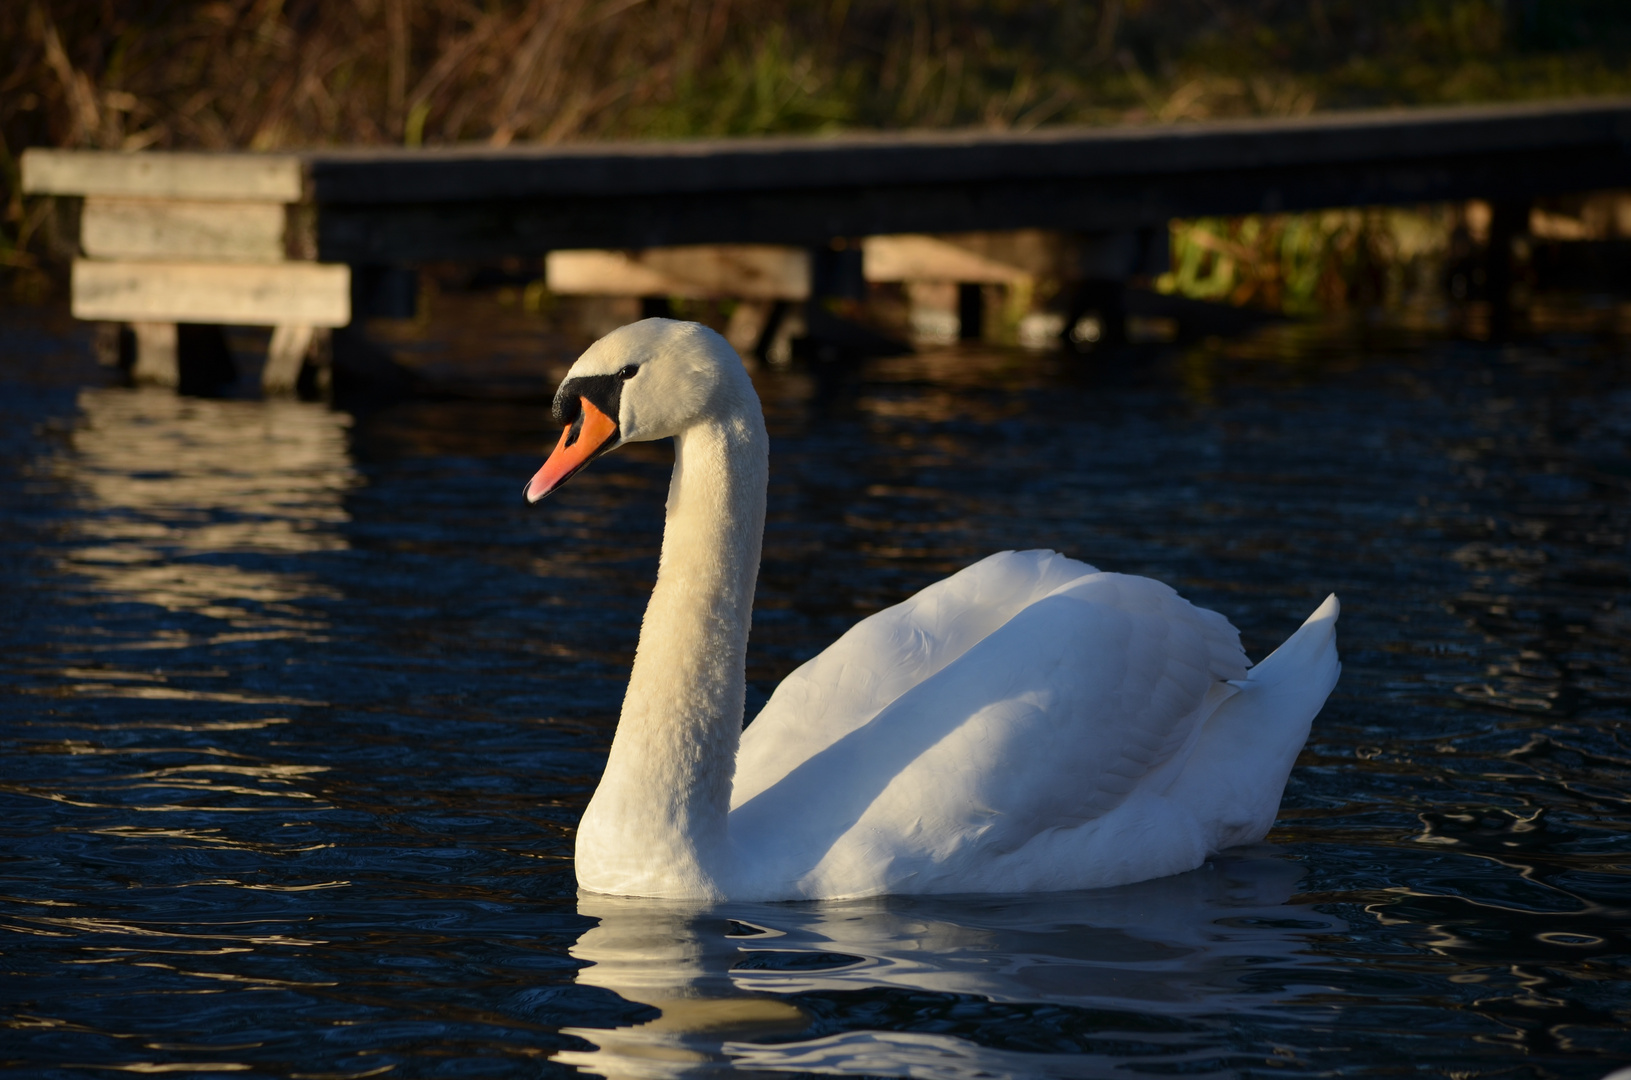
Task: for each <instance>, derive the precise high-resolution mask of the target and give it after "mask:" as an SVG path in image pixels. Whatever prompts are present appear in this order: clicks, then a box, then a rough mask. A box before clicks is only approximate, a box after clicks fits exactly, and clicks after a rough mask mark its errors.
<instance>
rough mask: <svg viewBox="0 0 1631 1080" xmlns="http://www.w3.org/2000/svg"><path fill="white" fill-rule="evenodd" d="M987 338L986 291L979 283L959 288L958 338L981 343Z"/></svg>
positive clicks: (963, 285)
mask: <svg viewBox="0 0 1631 1080" xmlns="http://www.w3.org/2000/svg"><path fill="white" fill-rule="evenodd" d="M984 337H985V289H984V288H983V287H982V286H981V285H980V284H979V283H978V282H969V281H965V282H962V283H960V284H959V285H958V286H957V338H958V340H960V341H980V340H982V339H984Z"/></svg>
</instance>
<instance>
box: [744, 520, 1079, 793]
mask: <svg viewBox="0 0 1631 1080" xmlns="http://www.w3.org/2000/svg"><path fill="white" fill-rule="evenodd" d="M1096 572H1097V571H1095V570H1094V569H1093V567H1091V566H1088V565H1087V564H1086V563H1081V562H1077V561H1076V560H1075V559H1069V558H1066V557H1065V556H1063V555H1060V554H1058V553H1056V552H1052V551H1005V552H1000V553H998V554H996V555H992V556H989V557H987V558H985V559H982V560H980V561H979V562H977V563H975V564H974V565H972V566H969V567H967V568H965V569H964V570H961V571H959V572H958V573H956V574H953V575H952V576H951V577H948V578H945V579H944V580H941V581H938V582H936V583H934V584H933V585H930V586H929V587H928V588H926V589H924V590H923V591H921V592H919V593H917V594H916V595H914V596H912V597H911V598H909V599H907V600H905V601H903V602H902V603H900V604H896V605H895V606H894V607H890V608H886V609H884V610H883V611H880V612H877V613H876V614H874V615H871V616H868V617H867V618H865V619H862V620H861V621H860V622H859V623H857V624H856V625H855V626H853V627H851V628H850V630H849V631H847V632H846V633H845V634H844V635H843V636H842V637H840V638H839V639H838V640H837V641H835V642H833V644H832V645H830V646H828V648H827V649H825V650H824V651H823V652H821V653H820V654H818V655H817V656H815V657H814V658H813V659H811V660H809V661H807V662H806V663H805V664H803V665H801V666H800V667H799V668H798V669H797V670H795V671H794V672H793V673H792V674H791V675H789V676H788V677H787V678H786V679H785V680H783V682H782V684H781V685H780V686H778V687H777V688H776V692H775V693H774V694H772V695H771V698H770V701H769V702H768V703H766V705H765V707H764V709H763V710H762V711H761V712H760V713H759V715H758V716H757V717H756V718H755V719H754V721H753V723H751V724H750V725H748V727H747V729H746V730H745V731H744V732H743V734H742V746H741V750H740V752H739V753H738V755H737V761H736V780H735V786H734V789H733V792H732V796H731V805H732V806H733V807H735V806H739V805H741V804H742V803H744V802H746V801H747V800H748V799H750V798H752V797H753V796H754V795H757V794H758V793H759V792H761V791H763V790H764V789H765V788H767V787H769V786H770V785H771V784H773V783H775V782H776V781H777V780H779V779H781V778H782V777H783V776H785V775H787V773H788V772H789V771H791V770H792V769H793V768H795V767H796V766H797V765H798V764H799V763H800V762H803V761H806V760H808V759H809V758H810V757H812V756H814V755H815V754H817V753H819V752H820V751H821V750H823V749H825V748H826V747H828V746H831V745H832V744H833V743H834V742H836V741H837V740H838V739H840V738H843V737H844V736H845V735H847V734H849V733H850V732H852V731H854V730H855V729H856V728H858V727H860V726H861V725H862V724H865V723H866V722H867V721H869V720H871V719H872V718H873V717H874V716H876V715H877V714H878V712H879V711H880V710H881V709H883V708H884V707H885V706H886V705H888V704H889V703H890V702H892V701H894V700H895V699H896V698H898V697H900V695H901V694H903V693H905V692H906V691H908V690H910V689H911V688H912V687H914V686H916V685H918V684H919V683H921V682H923V681H924V680H925V679H927V678H929V677H930V676H932V675H933V674H934V673H935V672H937V671H939V670H941V669H942V668H944V667H945V666H946V665H947V664H949V663H951V662H952V661H954V660H956V659H957V658H958V657H960V656H962V655H963V654H964V653H965V652H967V650H968V649H969V648H970V647H971V646H972V645H974V644H975V643H976V642H978V641H979V640H981V639H982V638H984V637H985V636H986V635H988V634H990V633H991V632H992V631H993V630H995V629H996V628H997V627H999V626H1001V625H1002V624H1003V623H1005V622H1007V621H1008V620H1009V619H1011V618H1012V617H1013V616H1014V615H1015V614H1016V613H1017V612H1019V611H1021V610H1023V609H1024V608H1025V607H1027V606H1029V605H1030V604H1032V603H1034V602H1036V601H1037V600H1039V599H1041V598H1042V597H1044V596H1047V595H1049V594H1050V593H1052V592H1054V591H1055V590H1057V589H1058V588H1059V587H1060V586H1062V585H1066V584H1068V583H1069V582H1071V581H1076V580H1079V579H1080V578H1082V577H1084V576H1086V575H1090V574H1094V573H1096Z"/></svg>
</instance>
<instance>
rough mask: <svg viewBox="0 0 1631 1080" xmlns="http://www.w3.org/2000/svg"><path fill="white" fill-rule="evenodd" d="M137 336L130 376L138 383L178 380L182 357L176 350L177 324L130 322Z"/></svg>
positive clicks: (174, 382)
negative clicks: (134, 361)
mask: <svg viewBox="0 0 1631 1080" xmlns="http://www.w3.org/2000/svg"><path fill="white" fill-rule="evenodd" d="M130 330H131V333H132V334H134V335H135V337H136V363H135V364H134V365H133V366H132V367H131V369H130V378H131V380H132V381H133V382H135V383H137V384H138V385H141V386H167V387H170V388H172V389H174V388H175V387H177V386H179V385H180V384H181V361H180V358H179V356H178V355H177V350H176V324H175V323H173V322H133V323H131V324H130Z"/></svg>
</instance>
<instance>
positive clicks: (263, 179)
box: [23, 147, 304, 203]
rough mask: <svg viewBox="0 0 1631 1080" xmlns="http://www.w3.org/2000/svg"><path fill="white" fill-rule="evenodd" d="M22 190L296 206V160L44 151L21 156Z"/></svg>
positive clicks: (283, 156) (272, 156)
mask: <svg viewBox="0 0 1631 1080" xmlns="http://www.w3.org/2000/svg"><path fill="white" fill-rule="evenodd" d="M23 190H24V191H26V192H28V193H29V194H31V195H114V196H125V197H129V198H146V199H224V200H229V201H238V200H263V201H267V202H282V203H292V202H299V201H300V200H301V198H302V196H303V194H304V185H303V179H302V165H301V160H300V158H299V157H296V156H293V155H289V154H226V153H223V154H193V153H168V152H167V153H143V152H136V153H123V152H120V151H115V150H47V149H41V148H38V147H36V148H34V149H30V150H27V151H25V152H24V153H23Z"/></svg>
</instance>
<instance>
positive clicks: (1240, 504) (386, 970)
mask: <svg viewBox="0 0 1631 1080" xmlns="http://www.w3.org/2000/svg"><path fill="white" fill-rule="evenodd" d="M466 314H467V315H468V311H467V312H466ZM501 315H502V313H500V312H499V310H498V309H497V308H496V307H494V308H493V309H492V312H490V313H489V315H487V316H482V317H481V319H482V320H485V321H479V320H478V321H476V322H474V323H472V322H469V321H466V322H462V323H460V324H459V325H457V326H444V327H443V328H442V329H441V330H437V329H436V328H435V327H434V326H432V327H431V329H430V330H428V331H426V333H428V334H429V335H430V337H431V339H433V340H431V341H430V343H429V345H426V346H425V348H426V349H428V350H429V353H434V352H435V349H434V348H431V347H430V346H432V345H436V343H437V342H438V341H440V342H441V343H442V346H445V347H443V349H442V354H438V355H441V360H440V361H438V362H444V363H450V362H452V361H457V360H458V359H459V358H460V355H462V356H463V357H464V359H467V360H469V361H470V362H471V363H473V364H479V363H497V360H504V362H505V363H506V364H508V365H509V366H508V367H507V368H506V370H507V371H509V372H510V374H511V375H514V374H515V372H516V371H521V372H522V374H523V375H524V376H526V378H523V379H522V380H521V381H520V382H519V383H515V382H514V381H513V380H512V382H510V383H505V384H504V385H505V386H520V387H521V388H522V389H525V386H526V385H528V384H527V382H526V379H527V378H530V379H531V380H532V384H533V388H534V390H535V391H536V390H541V389H542V388H543V387H544V386H545V384H546V383H547V379H548V374H549V372H550V371H551V370H555V371H558V370H559V368H560V361H561V360H562V359H563V356H562V355H561V354H560V352H559V343H560V337H559V335H551V334H549V333H546V332H545V331H544V330H543V329H542V328H541V327H538V328H535V329H533V330H529V328H528V325H529V324H526V323H525V321H524V320H521V321H519V322H518V321H517V320H516V318H515V317H512V316H503V317H501ZM506 319H507V320H508V321H506ZM1628 326H1631V319H1628V318H1627V315H1626V312H1625V310H1624V309H1621V310H1620V311H1619V312H1618V313H1616V311H1615V310H1614V309H1613V308H1612V307H1609V308H1600V309H1596V310H1592V309H1581V308H1577V309H1573V310H1571V311H1564V312H1561V313H1558V314H1556V315H1555V317H1553V318H1551V320H1550V322H1549V323H1545V324H1543V325H1542V329H1541V330H1539V331H1536V332H1534V333H1532V334H1530V335H1528V336H1527V337H1525V338H1524V339H1523V340H1522V341H1521V342H1520V343H1518V344H1512V345H1505V346H1496V345H1489V344H1481V343H1478V342H1470V341H1457V340H1455V339H1454V338H1453V337H1451V336H1450V335H1447V334H1445V333H1441V332H1439V331H1436V330H1433V329H1431V328H1428V329H1420V328H1418V329H1407V328H1404V327H1403V326H1402V324H1399V323H1375V324H1370V323H1363V322H1350V323H1346V324H1341V325H1331V326H1324V327H1313V328H1306V327H1290V328H1278V329H1271V330H1269V331H1267V332H1265V333H1264V334H1263V335H1261V336H1258V337H1255V338H1252V339H1249V340H1245V341H1240V342H1233V343H1226V344H1217V343H1213V344H1209V345H1202V346H1197V347H1194V348H1183V349H1170V350H1167V351H1165V352H1159V351H1158V352H1154V353H1149V354H1141V355H1140V356H1138V357H1122V358H1119V359H1118V358H1110V359H1100V360H1098V361H1088V362H1084V361H1081V360H1074V359H1073V360H1066V359H1063V358H1049V357H1038V356H1035V355H1031V354H1025V353H1018V352H1015V353H1003V352H992V351H986V352H956V351H948V352H941V353H934V354H929V355H923V356H919V357H915V358H906V359H900V360H889V361H878V362H875V363H873V364H871V365H870V366H868V367H866V368H864V369H863V370H861V371H860V372H858V373H855V374H853V375H851V376H849V377H847V378H842V379H834V378H828V377H823V378H821V379H817V378H814V377H812V376H811V375H810V374H809V373H807V372H799V371H771V372H764V373H761V374H759V375H757V376H756V378H757V380H758V383H759V387H760V392H761V394H762V395H763V397H764V398H765V401H766V405H767V409H768V413H769V418H770V426H771V432H772V438H773V455H774V456H773V462H772V469H773V480H772V489H771V511H770V524H769V529H768V535H767V542H766V548H765V566H764V573H763V576H762V579H761V584H760V593H759V600H758V605H757V610H756V614H755V623H754V640H753V644H752V657H751V660H750V671H749V677H750V681H751V684H752V685H751V694H750V696H751V698H752V700H753V701H754V702H762V700H763V699H764V697H765V695H766V694H767V693H768V692H769V690H770V688H771V687H773V686H774V685H775V682H776V680H777V679H778V678H780V677H781V676H782V675H783V674H785V673H786V672H787V671H788V670H790V669H791V667H793V666H794V665H795V664H797V663H798V662H800V661H801V660H803V659H805V658H806V657H808V656H810V655H812V654H813V653H814V652H815V651H817V650H818V649H819V648H820V647H822V646H823V645H824V644H825V643H827V642H828V641H830V640H831V639H832V638H834V637H836V636H837V635H838V633H840V632H841V631H842V630H843V629H844V628H846V627H847V626H849V625H850V624H851V623H852V622H854V621H855V620H856V619H857V618H859V617H861V616H862V615H864V614H866V613H868V612H870V611H873V610H876V609H877V608H879V607H880V606H883V605H886V604H889V603H893V602H895V601H897V600H899V599H901V598H902V597H904V596H905V595H907V594H909V593H910V592H911V591H913V590H915V589H917V588H919V587H921V586H922V585H924V584H926V583H928V582H930V581H932V580H934V579H936V578H938V577H940V576H942V575H944V574H946V573H949V572H951V571H953V570H955V569H957V568H959V567H961V566H963V565H965V564H967V563H968V562H970V561H972V560H974V559H976V558H978V557H980V556H982V555H984V554H986V553H988V552H990V551H993V550H997V549H1001V548H1006V547H1052V548H1056V549H1058V550H1061V551H1064V552H1066V553H1068V554H1071V555H1073V556H1077V557H1079V558H1082V559H1086V560H1089V561H1091V562H1093V563H1095V564H1097V565H1099V566H1101V567H1104V568H1107V569H1115V570H1122V571H1130V572H1135V573H1144V574H1150V575H1153V576H1156V577H1159V578H1162V579H1164V580H1166V581H1169V582H1171V583H1172V584H1174V585H1175V586H1176V587H1178V588H1179V589H1180V591H1182V592H1183V593H1185V594H1186V595H1187V596H1189V597H1190V598H1192V599H1194V600H1195V601H1197V602H1199V603H1202V604H1205V605H1208V606H1211V607H1214V608H1216V609H1218V610H1219V611H1222V612H1224V613H1225V614H1227V615H1228V616H1229V617H1230V618H1231V619H1233V620H1234V621H1235V622H1236V624H1237V625H1239V626H1240V627H1241V628H1242V630H1243V633H1244V637H1245V639H1246V643H1247V646H1248V649H1249V650H1250V651H1251V653H1252V654H1253V655H1254V656H1260V655H1262V654H1263V653H1264V652H1265V651H1266V650H1267V649H1268V648H1271V647H1272V646H1273V645H1274V644H1276V643H1278V641H1279V640H1280V639H1281V638H1282V637H1283V636H1284V635H1285V634H1287V633H1288V632H1289V631H1290V630H1292V629H1293V628H1294V627H1295V626H1296V625H1297V624H1298V622H1299V621H1300V620H1301V619H1302V618H1303V617H1304V616H1305V615H1306V614H1307V613H1308V612H1309V611H1310V610H1312V608H1313V607H1314V606H1315V604H1316V603H1317V602H1318V601H1319V599H1320V598H1322V597H1323V596H1324V595H1325V594H1326V593H1327V592H1329V591H1336V592H1338V593H1339V594H1340V595H1341V596H1342V598H1343V602H1344V614H1343V622H1342V629H1341V635H1342V636H1341V645H1342V652H1343V660H1344V664H1345V671H1344V674H1343V680H1342V683H1341V685H1340V686H1339V687H1338V688H1337V691H1336V693H1335V694H1334V695H1333V697H1332V699H1331V701H1330V703H1329V705H1328V706H1327V707H1326V709H1325V711H1324V713H1323V714H1321V716H1320V718H1319V719H1318V720H1317V721H1316V723H1315V725H1314V732H1313V736H1312V738H1311V740H1310V742H1309V745H1308V748H1307V750H1306V751H1305V752H1304V754H1303V756H1302V758H1301V759H1300V761H1299V764H1298V768H1297V769H1296V771H1295V772H1294V773H1293V775H1292V778H1291V783H1290V787H1289V790H1288V791H1287V794H1286V799H1285V804H1284V807H1283V810H1282V814H1281V818H1280V823H1279V825H1278V827H1277V828H1276V830H1275V832H1274V833H1273V834H1272V836H1271V837H1270V841H1271V842H1270V843H1269V844H1266V845H1264V846H1261V847H1259V848H1254V849H1251V850H1248V851H1242V852H1235V853H1231V854H1229V855H1228V856H1226V857H1224V858H1220V859H1217V860H1215V861H1214V862H1213V863H1211V864H1209V865H1208V866H1207V867H1206V868H1204V869H1202V870H1198V871H1196V872H1194V873H1192V874H1187V875H1183V876H1181V877H1177V878H1171V879H1166V880H1163V881H1157V882H1147V883H1144V884H1141V885H1137V886H1132V887H1129V888H1125V889H1114V890H1106V891H1102V892H1098V893H1080V894H1064V895H1052V896H1030V897H1024V896H1021V897H978V898H941V899H901V900H878V901H868V902H858V903H847V904H826V905H725V906H723V907H720V908H716V909H704V910H694V909H686V908H683V907H675V906H673V905H663V904H653V903H641V902H634V901H613V900H606V899H600V900H593V899H586V900H585V901H583V902H582V905H581V906H580V902H579V901H578V899H577V897H576V895H575V887H574V883H573V876H572V862H571V851H572V831H573V827H574V823H575V821H576V819H577V817H578V815H579V813H580V812H581V810H582V807H583V806H584V803H585V801H586V800H587V798H588V796H589V794H590V792H591V791H592V790H593V787H594V784H595V782H596V779H597V776H598V772H599V769H600V767H601V763H602V761H603V758H604V754H605V750H606V747H607V745H608V742H609V740H610V737H611V733H612V724H613V721H614V719H615V716H616V712H617V708H618V704H619V701H620V697H621V693H622V685H623V680H624V677H625V674H626V671H627V667H628V663H629V660H630V657H631V653H632V650H633V646H634V643H635V638H636V634H637V631H638V620H639V616H640V612H641V610H642V605H643V602H644V598H645V595H646V592H647V590H648V588H649V586H650V583H651V579H652V577H653V574H654V570H655V556H656V552H657V545H658V540H659V529H660V525H661V517H660V515H661V503H662V497H663V492H664V489H665V485H666V482H667V467H668V457H667V451H666V449H665V448H664V447H661V446H651V445H648V446H635V447H629V448H626V449H624V450H620V451H618V453H617V454H615V455H612V456H611V457H609V458H606V459H603V460H602V461H600V462H597V463H596V464H595V466H594V467H593V468H592V469H591V470H590V471H589V472H587V473H585V474H584V475H582V476H580V477H579V478H578V479H577V480H575V481H574V482H573V483H572V484H571V485H569V486H568V487H567V488H566V489H565V490H563V491H562V492H561V493H560V494H559V495H558V496H554V497H552V498H551V499H550V500H549V501H548V502H547V503H545V504H542V505H540V506H537V507H530V508H529V507H527V506H526V505H524V504H523V502H522V501H521V499H520V496H519V492H520V487H521V483H522V482H523V481H524V480H525V479H526V478H527V477H528V476H529V475H531V473H532V472H533V470H534V469H535V468H536V467H537V465H538V462H539V460H540V458H541V455H542V453H543V451H544V450H545V448H546V447H547V445H548V444H549V443H550V442H552V441H553V432H552V427H553V425H551V424H549V423H548V421H547V419H546V416H545V409H544V406H543V405H542V404H541V403H540V402H539V401H536V400H533V401H521V400H504V399H503V398H502V397H500V399H499V400H486V401H471V400H464V401H460V400H440V401H432V400H420V401H410V402H405V403H399V404H396V405H391V406H381V407H377V408H369V409H359V410H357V411H355V412H354V413H346V412H340V411H335V410H331V409H329V408H326V407H324V406H321V405H314V404H299V403H293V402H281V403H261V402H258V401H253V400H197V399H180V398H177V397H175V396H173V395H170V394H167V393H164V392H160V391H145V390H143V391H138V390H130V389H125V388H121V387H119V386H117V385H115V380H114V379H113V378H111V377H110V376H109V375H108V374H106V373H104V372H103V371H102V370H101V369H98V368H97V367H96V366H95V365H94V363H93V362H92V361H91V359H90V349H89V345H88V337H87V335H86V334H85V333H84V332H83V331H82V330H78V329H75V328H74V326H73V325H72V324H71V323H69V322H68V321H67V320H66V318H64V317H62V316H60V315H58V314H54V313H38V312H18V311H11V312H6V313H4V315H3V318H0V456H3V458H4V461H3V465H0V504H3V511H0V513H3V517H0V544H3V550H4V560H3V564H0V575H3V589H4V592H3V596H0V671H3V678H4V686H5V693H4V697H3V702H0V710H3V711H0V740H3V742H0V755H3V757H0V894H3V896H0V924H3V932H0V950H3V957H0V959H3V970H0V1066H4V1067H5V1068H7V1069H8V1070H10V1071H11V1072H13V1073H15V1074H17V1075H24V1076H61V1077H85V1076H94V1075H111V1074H112V1073H113V1072H118V1071H122V1072H125V1073H200V1074H205V1075H210V1074H217V1073H219V1074H225V1073H236V1074H243V1075H248V1076H254V1075H268V1076H289V1077H306V1078H312V1080H316V1078H328V1077H335V1078H338V1077H362V1076H373V1075H382V1076H393V1077H397V1076H400V1077H420V1076H442V1075H458V1076H474V1075H479V1076H486V1075H494V1076H512V1075H513V1076H531V1075H537V1074H548V1075H565V1074H568V1073H570V1072H571V1071H572V1070H573V1069H574V1068H576V1067H582V1068H584V1069H587V1070H590V1071H593V1072H599V1073H602V1074H605V1075H609V1076H630V1077H668V1076H676V1075H681V1074H684V1075H698V1076H701V1075H711V1074H723V1073H729V1072H732V1071H743V1070H778V1071H783V1072H788V1071H791V1072H812V1073H846V1074H868V1075H884V1076H913V1077H934V1078H938V1077H948V1078H949V1077H959V1078H961V1077H976V1076H978V1077H989V1076H1068V1077H1077V1076H1081V1077H1104V1076H1125V1077H1136V1076H1142V1075H1185V1076H1268V1075H1274V1076H1285V1077H1293V1076H1331V1075H1349V1076H1361V1075H1363V1076H1384V1075H1412V1076H1416V1075H1426V1076H1455V1077H1484V1076H1500V1077H1512V1078H1525V1077H1567V1078H1575V1077H1579V1078H1592V1080H1595V1078H1597V1077H1600V1076H1602V1075H1603V1074H1605V1073H1607V1072H1609V1071H1610V1070H1611V1069H1612V1068H1613V1067H1616V1066H1620V1065H1625V1064H1631V795H1628V792H1631V729H1628V727H1627V718H1628V716H1631V653H1628V648H1631V550H1628V546H1627V541H1628V533H1631V340H1628V338H1627V336H1626V334H1625V331H1626V329H1627V327H1628ZM483 328H489V329H490V332H485V330H484V332H480V333H478V332H475V330H476V329H483ZM438 335H439V336H438ZM448 342H457V343H458V344H457V347H456V348H454V347H453V346H449V345H447V343H448ZM483 342H487V344H485V345H484V344H482V343H483ZM449 349H452V352H451V353H449V352H448V350H449ZM484 349H485V350H489V351H491V352H492V353H493V354H494V355H487V354H486V353H483V352H482V350H484ZM529 349H530V350H532V351H530V352H529ZM459 350H464V352H463V353H462V354H460V353H459ZM506 350H508V351H507V352H506ZM551 350H553V351H551ZM429 353H427V355H428V354H429ZM499 353H503V354H504V356H501V357H497V359H495V356H497V354H499ZM443 354H446V355H443ZM450 357H451V360H450ZM505 357H508V359H505ZM529 365H530V367H529ZM455 366H456V364H455ZM508 392H509V391H506V393H508Z"/></svg>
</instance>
